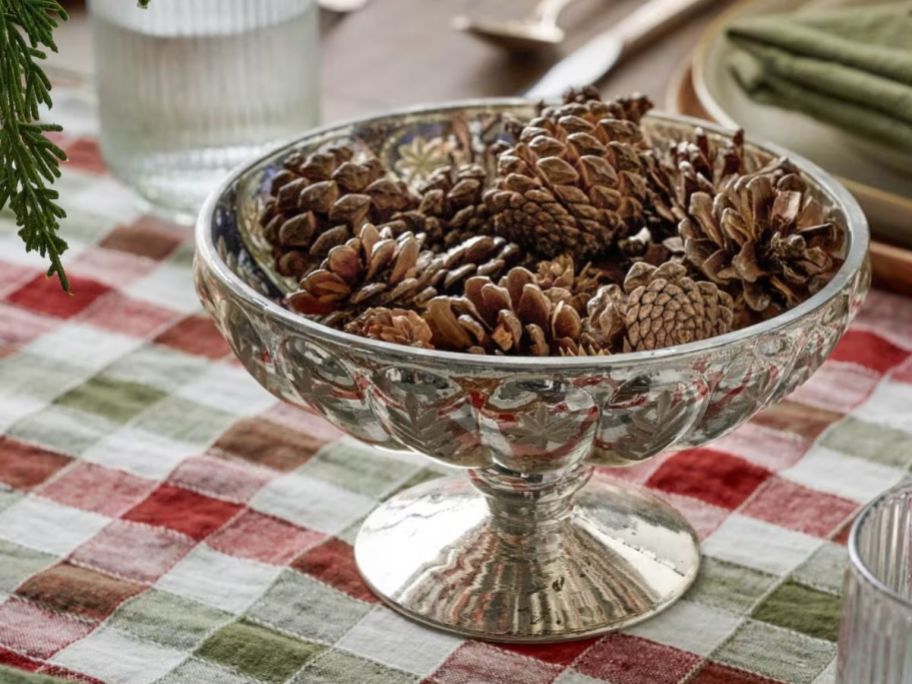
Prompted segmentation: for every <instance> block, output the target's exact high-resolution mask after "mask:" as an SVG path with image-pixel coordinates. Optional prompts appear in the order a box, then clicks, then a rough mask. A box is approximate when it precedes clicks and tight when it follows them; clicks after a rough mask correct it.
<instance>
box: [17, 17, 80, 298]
mask: <svg viewBox="0 0 912 684" xmlns="http://www.w3.org/2000/svg"><path fill="white" fill-rule="evenodd" d="M66 18H67V14H66V12H65V11H64V9H63V7H61V6H60V3H59V2H57V0H0V210H2V209H3V208H4V207H5V206H6V205H7V203H8V204H9V206H10V209H11V210H12V212H13V214H14V215H15V217H16V225H17V226H19V236H20V237H21V238H22V241H23V242H24V243H25V249H26V251H32V250H35V251H37V252H38V253H39V254H41V256H43V257H44V256H46V257H47V258H48V260H49V261H50V267H49V268H48V271H47V274H48V276H52V275H56V276H57V277H58V278H59V279H60V284H61V286H62V287H63V289H64V290H68V289H69V282H68V281H67V277H66V273H65V272H64V270H63V264H62V263H61V261H60V257H61V255H62V254H63V252H64V251H65V250H66V248H67V243H66V242H65V241H64V240H63V238H61V237H60V236H59V235H58V234H57V231H58V229H59V228H60V219H62V218H63V217H64V216H66V213H65V212H64V211H63V209H62V208H61V207H60V205H59V204H58V203H57V199H58V194H57V191H56V190H54V189H53V188H52V187H51V185H52V184H53V183H54V180H55V179H56V178H58V177H59V176H60V162H62V161H64V160H65V159H66V154H65V153H64V152H63V150H61V149H60V148H59V147H58V146H57V145H55V144H54V143H52V142H51V141H50V140H49V139H48V138H47V136H46V135H45V134H46V133H49V132H58V131H60V130H62V129H61V128H60V126H56V125H54V124H43V123H39V122H38V108H39V106H40V105H47V106H48V107H50V106H51V105H52V102H51V82H50V80H49V79H48V77H47V75H46V74H45V73H44V70H43V69H42V68H41V61H42V60H43V59H44V58H45V52H44V49H48V50H53V51H54V52H56V51H57V45H56V44H55V43H54V29H55V28H57V24H58V23H59V22H60V21H65V20H66Z"/></svg>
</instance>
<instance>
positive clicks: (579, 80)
mask: <svg viewBox="0 0 912 684" xmlns="http://www.w3.org/2000/svg"><path fill="white" fill-rule="evenodd" d="M714 2H715V0H648V2H645V3H643V4H642V5H640V6H639V7H638V8H637V9H635V10H634V11H633V12H632V13H631V14H629V15H628V16H626V17H625V18H623V19H621V20H620V21H619V22H618V23H617V24H615V25H614V26H613V27H612V28H610V29H608V30H607V31H605V32H604V33H602V34H600V35H598V36H596V37H595V38H592V39H591V40H590V41H589V42H588V43H585V44H584V45H583V46H582V47H579V48H577V49H576V50H574V51H573V52H572V53H570V54H569V55H567V56H566V57H564V58H563V59H562V60H560V61H559V62H558V63H557V64H555V65H554V66H552V67H551V68H550V69H549V70H548V71H547V72H546V73H545V75H544V76H542V78H541V79H539V81H538V82H537V83H535V84H534V85H533V86H532V87H531V88H529V89H528V90H527V91H526V92H525V93H524V95H525V96H526V97H530V98H538V99H551V98H555V97H559V96H560V95H561V94H562V93H563V92H564V91H566V90H567V88H571V87H582V86H587V85H592V84H594V83H596V82H597V81H599V80H600V79H601V78H603V77H604V76H605V75H606V74H607V73H608V72H609V71H611V69H612V68H613V67H614V65H615V64H617V63H618V62H619V61H620V60H621V58H623V57H626V56H627V55H629V54H631V53H633V52H635V51H636V50H637V49H639V48H641V47H643V46H644V45H645V44H646V43H648V42H649V41H651V40H653V39H655V38H658V37H659V36H660V35H661V34H663V33H665V32H666V31H669V30H671V29H672V28H674V27H675V26H677V25H679V24H680V23H681V22H683V21H684V20H685V19H687V18H688V17H689V16H690V15H692V14H695V13H696V12H697V11H698V10H700V9H703V8H704V7H706V6H708V5H711V4H713V3H714Z"/></svg>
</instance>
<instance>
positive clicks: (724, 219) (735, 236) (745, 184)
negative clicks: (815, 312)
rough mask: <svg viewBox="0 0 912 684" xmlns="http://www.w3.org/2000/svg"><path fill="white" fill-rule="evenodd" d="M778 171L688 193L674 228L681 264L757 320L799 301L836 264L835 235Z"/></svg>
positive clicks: (796, 182) (814, 204)
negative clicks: (682, 257)
mask: <svg viewBox="0 0 912 684" xmlns="http://www.w3.org/2000/svg"><path fill="white" fill-rule="evenodd" d="M785 168H786V167H784V166H783V165H780V166H779V167H777V169H776V170H775V171H774V172H770V173H761V174H754V175H749V176H744V177H742V178H739V179H737V180H736V181H734V182H733V183H732V184H730V186H729V187H727V188H726V189H724V190H723V191H721V192H719V193H717V194H716V195H715V196H714V197H713V196H711V195H710V194H708V193H705V192H697V193H694V195H693V196H692V197H691V200H690V207H689V214H690V216H689V217H688V218H686V219H685V220H684V221H683V222H682V223H681V227H680V232H681V237H683V238H684V249H685V254H686V257H687V259H688V261H689V262H690V263H691V264H693V265H694V266H695V267H696V268H698V269H699V270H700V271H701V272H702V273H703V274H705V275H706V277H707V278H709V279H710V280H711V281H713V282H714V283H717V284H718V285H720V286H722V287H725V288H726V289H728V291H729V292H730V293H731V294H732V295H733V296H734V297H735V298H736V301H737V302H738V303H739V305H740V304H741V302H742V301H743V303H744V304H746V306H747V307H748V308H749V309H750V310H752V311H755V312H758V313H764V312H767V311H768V310H769V311H771V312H775V311H777V310H778V309H779V308H781V307H782V306H785V307H787V308H788V307H793V306H795V305H796V304H798V303H799V302H802V301H804V300H805V299H807V298H808V297H809V296H811V295H812V294H814V293H815V292H817V291H818V290H819V289H820V288H821V287H823V285H824V284H825V283H826V282H827V281H828V280H829V279H830V278H831V277H832V275H833V273H834V272H835V271H836V269H838V267H839V266H840V265H841V263H842V259H841V258H840V256H839V253H840V249H841V247H842V233H841V231H840V230H839V229H838V228H837V227H836V225H835V224H834V223H833V221H832V220H831V219H830V217H829V216H827V214H826V212H825V211H824V209H823V207H822V206H821V204H820V202H818V201H817V200H816V199H815V198H814V197H813V196H812V194H811V192H810V190H809V189H808V187H807V184H806V183H805V181H804V180H803V179H802V178H801V176H799V175H798V174H797V173H787V174H786V175H782V173H783V169H785ZM771 307H772V308H771Z"/></svg>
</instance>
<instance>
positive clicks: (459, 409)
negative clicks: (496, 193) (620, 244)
mask: <svg viewBox="0 0 912 684" xmlns="http://www.w3.org/2000/svg"><path fill="white" fill-rule="evenodd" d="M533 111H534V109H533V108H532V107H531V106H530V105H529V104H528V103H524V102H521V101H496V100H495V101H484V100H483V101H479V102H471V103H462V104H455V105H451V106H442V107H434V108H424V109H415V110H410V111H406V112H400V113H394V114H389V115H385V116H380V117H375V118H372V119H366V120H363V121H357V122H353V123H348V124H341V125H337V126H331V127H327V128H323V129H320V130H318V131H315V132H313V133H311V134H309V135H308V136H306V137H305V138H302V139H301V140H299V141H297V142H295V143H292V144H291V145H290V146H288V147H285V148H283V149H279V150H276V151H274V152H273V153H271V154H269V155H267V156H265V157H264V158H262V159H260V160H258V161H256V162H253V163H251V165H249V166H248V167H247V168H245V169H241V170H238V171H237V172H235V174H233V175H232V177H231V178H229V179H228V180H227V181H226V182H225V184H224V185H223V186H222V188H221V189H220V190H219V191H218V192H217V193H216V194H215V195H213V196H212V197H210V199H209V200H208V201H207V203H206V205H205V207H204V208H203V211H202V212H201V214H200V218H199V221H198V223H197V233H196V247H197V253H196V266H195V276H196V284H197V290H198V292H199V295H200V299H201V300H202V302H203V304H204V305H205V307H206V309H207V310H208V311H209V313H210V314H211V315H212V316H213V319H214V320H215V322H216V324H217V325H218V327H219V329H220V330H221V332H222V333H223V334H224V335H225V337H226V338H227V340H228V341H229V344H230V345H231V348H232V350H233V351H234V353H235V354H236V355H237V357H238V359H239V360H240V361H241V363H243V364H244V367H245V368H246V369H247V370H248V371H249V372H250V373H251V374H252V375H253V376H254V377H255V378H256V379H257V381H259V382H260V383H261V384H262V385H263V386H264V387H266V388H267V389H268V390H269V391H271V392H272V393H273V394H275V395H276V396H277V397H280V398H282V399H284V400H285V401H288V402H290V403H292V404H297V405H299V406H304V407H309V408H311V409H313V410H316V411H318V412H319V413H320V414H321V415H323V416H324V417H325V418H326V419H327V420H329V421H330V422H332V423H333V424H335V425H337V426H338V427H340V428H341V429H342V430H344V431H346V432H348V433H349V434H351V435H353V436H354V437H357V438H358V439H361V440H363V441H365V442H370V443H373V444H376V445H378V446H381V447H384V448H389V449H409V450H413V451H416V452H419V453H421V454H424V455H425V456H427V457H428V458H432V459H435V460H437V461H439V462H442V463H445V464H448V465H451V466H457V467H460V468H464V469H466V470H467V471H468V473H467V475H468V476H467V477H466V476H459V477H449V478H440V479H437V480H433V481H431V482H427V483H425V484H422V485H418V486H416V487H413V488H411V489H408V490H406V491H403V492H400V493H398V494H396V495H395V496H393V497H391V498H390V499H388V500H387V501H385V502H384V503H383V504H382V505H381V506H380V507H379V508H377V509H376V510H375V511H374V512H373V513H371V515H370V516H368V518H367V519H366V520H365V522H364V524H363V525H362V527H361V530H360V532H359V534H358V537H357V539H356V541H355V559H356V561H357V564H358V568H359V569H360V571H361V574H362V575H363V577H364V578H365V580H366V581H367V583H368V584H369V585H370V586H371V587H372V588H373V589H374V590H375V591H376V592H377V594H378V595H379V596H380V597H381V598H382V599H383V600H385V601H386V602H387V603H388V604H389V605H390V606H392V607H393V608H395V609H396V610H399V611H401V612H402V613H404V614H405V615H407V616H409V617H411V618H413V619H415V620H418V621H421V622H423V623H426V624H429V625H433V626H435V627H437V628H441V629H446V630H450V631H453V632H456V633H459V634H462V635H467V636H472V637H476V638H483V639H492V640H498V641H515V642H540V641H560V640H566V639H578V638H581V637H584V636H591V635H593V634H599V633H602V632H605V631H608V630H612V629H619V628H621V627H624V626H627V625H631V624H633V623H635V622H638V621H640V620H643V619H645V618H648V617H649V616H651V615H655V614H656V613H657V612H659V611H660V610H662V609H664V608H665V607H667V606H669V605H670V604H671V603H672V602H674V601H675V600H676V599H677V598H679V597H680V596H681V595H682V594H683V593H684V592H685V591H686V590H687V588H688V587H689V586H690V584H691V583H692V582H693V580H694V578H695V577H696V574H697V570H698V567H699V562H700V555H699V547H698V540H697V536H696V534H695V533H694V531H693V529H692V528H691V527H690V525H688V523H687V521H686V520H684V518H683V517H682V516H681V515H680V514H679V513H678V512H677V511H675V510H674V508H672V507H671V506H669V505H668V504H667V503H666V502H664V501H662V500H661V499H660V498H658V497H657V496H656V495H655V494H654V493H652V492H649V491H647V490H646V489H643V488H640V487H635V486H632V485H630V484H628V483H622V482H617V481H615V480H613V479H612V478H610V477H608V476H607V474H606V472H605V471H606V469H607V468H616V467H623V466H626V465H634V464H637V463H642V462H643V461H646V460H648V459H650V458H652V457H653V456H656V455H657V454H659V453H660V452H662V451H663V450H666V449H671V448H680V447H684V446H696V445H699V444H703V443H705V442H708V441H710V440H712V439H715V438H717V437H719V436H720V435H722V434H725V433H726V432H728V431H729V430H732V429H734V428H735V427H737V426H738V425H740V424H741V423H743V422H744V421H745V420H747V419H748V418H750V416H751V415H753V414H754V413H755V412H756V411H758V410H760V409H761V408H763V407H764V406H768V405H769V404H771V403H773V402H775V401H778V400H779V399H781V398H782V397H784V396H785V395H787V394H788V393H789V392H791V391H792V390H793V389H795V388H796V387H797V386H798V385H799V384H801V383H802V382H804V381H805V380H807V378H808V377H810V375H811V373H813V372H814V371H815V370H816V369H817V368H818V367H819V366H820V364H821V363H823V361H824V360H825V359H826V358H827V356H828V355H829V354H830V352H831V351H832V350H833V347H834V346H835V345H836V343H837V342H838V340H839V338H840V337H841V336H842V334H843V333H844V332H845V330H846V328H847V327H848V325H849V323H850V321H851V320H852V318H853V316H854V315H855V313H856V312H857V311H858V309H859V307H860V306H861V302H862V300H863V298H864V295H865V293H866V291H867V288H868V284H869V280H870V270H869V268H868V263H867V259H866V256H867V247H868V229H867V223H866V222H865V219H864V216H863V215H862V213H861V210H860V209H859V208H858V205H857V204H856V203H855V201H854V200H853V199H852V198H851V196H850V195H849V194H848V193H847V192H846V190H845V189H844V188H842V187H841V186H839V185H838V184H837V183H835V182H834V181H833V180H832V179H831V178H829V177H828V176H827V175H826V174H825V173H824V172H823V171H821V170H820V169H818V168H817V167H815V166H813V165H812V164H810V163H808V162H806V161H804V160H801V159H798V158H793V159H792V160H793V162H795V163H796V165H797V166H798V168H799V169H800V170H801V172H802V173H803V174H805V176H806V177H807V178H808V181H809V183H810V186H811V188H813V192H814V193H815V195H816V196H817V197H818V199H819V200H820V201H821V202H822V203H823V204H824V206H826V207H827V208H829V209H831V210H832V212H833V219H834V221H836V223H837V224H838V226H839V227H840V229H841V230H843V232H844V234H845V255H844V256H845V261H844V263H843V265H842V267H841V268H840V270H839V272H838V273H837V274H836V275H835V277H834V278H833V280H832V281H831V282H830V283H829V284H827V285H826V287H824V288H823V289H822V290H821V291H820V292H818V293H817V294H815V295H814V296H813V297H812V298H811V299H809V300H808V301H806V302H803V303H802V304H800V305H799V306H797V307H795V308H793V309H791V310H789V311H786V312H784V313H782V314H780V315H779V316H776V317H775V318H773V319H770V320H768V321H765V322H763V323H760V324H758V325H754V326H750V327H748V328H743V329H741V330H736V331H733V332H731V333H728V334H726V335H722V336H719V337H715V338H712V339H708V340H703V341H700V342H694V343H690V344H685V345H681V346H679V347H674V348H665V349H657V350H654V351H645V352H635V353H629V354H616V355H612V356H600V357H590V358H566V357H564V358H561V357H517V356H494V355H491V356H477V355H474V354H458V353H454V352H446V351H438V350H428V349H417V348H414V347H405V346H399V345H394V344H390V343H387V342H382V341H379V340H372V339H366V338H363V337H355V336H354V335H350V334H348V333H346V332H343V331H340V330H336V329H332V328H329V327H327V326H324V325H321V324H320V323H318V322H317V321H314V320H311V319H308V318H306V317H304V316H301V315H299V314H296V313H294V312H292V311H289V310H288V309H286V308H283V307H282V306H281V303H280V302H281V300H282V296H283V293H286V292H288V291H289V289H290V288H292V287H294V285H295V284H294V283H293V282H289V281H288V280H287V279H283V278H282V277H281V276H280V275H279V274H277V273H276V272H275V271H274V269H273V267H272V260H271V259H270V253H269V244H268V241H267V240H265V238H264V236H263V233H262V227H261V226H260V225H259V222H258V220H257V216H258V215H259V212H260V211H261V210H262V206H263V202H264V201H265V199H266V197H267V196H268V191H269V187H270V185H271V182H272V178H273V177H274V175H275V173H276V172H277V170H278V169H281V168H282V164H283V161H284V160H285V159H286V158H287V157H288V156H289V155H291V154H296V153H308V152H311V151H314V150H318V149H321V148H323V147H325V146H329V145H334V144H342V143H345V144H350V145H352V146H353V147H354V148H355V150H356V151H357V153H359V154H361V153H365V154H367V153H369V154H371V155H374V156H376V157H378V158H379V159H380V160H381V162H382V163H383V164H384V166H385V167H386V168H389V169H395V173H396V174H397V175H398V176H399V177H400V178H401V179H402V180H403V181H404V182H408V183H420V182H422V181H423V180H424V176H425V175H427V174H430V173H433V171H434V170H435V167H436V166H437V165H445V164H448V163H450V159H451V158H453V157H455V158H457V159H460V158H466V157H468V156H470V155H471V154H473V153H474V152H475V151H479V150H480V151H482V152H481V153H482V154H483V151H484V150H485V149H488V146H489V145H490V144H491V143H492V141H493V140H511V135H512V133H511V131H512V130H513V129H512V128H511V127H510V126H509V123H508V122H509V120H510V118H511V116H512V115H518V116H521V117H528V116H530V115H531V114H532V112H533ZM507 114H509V115H511V116H509V117H508V116H505V115H507ZM643 125H644V129H645V133H646V135H648V136H649V137H650V138H652V139H654V140H682V139H687V138H690V137H691V136H693V134H694V128H695V126H696V125H697V123H696V122H694V121H691V120H686V119H681V118H678V117H671V116H665V115H651V116H649V117H647V118H646V119H644V124H643ZM704 127H705V128H707V130H708V131H709V135H710V137H711V139H712V141H713V144H723V143H724V142H725V140H727V139H728V138H730V134H729V133H726V132H725V131H722V130H719V129H716V128H712V127H711V126H708V125H705V124H704ZM429 141H434V142H433V143H432V142H429ZM429 151H430V152H429ZM746 154H747V155H748V156H749V158H750V163H751V164H761V163H764V162H765V161H768V160H769V159H770V158H771V157H773V156H778V155H779V154H782V152H781V151H780V150H776V149H774V148H765V147H762V146H759V145H754V144H748V145H747V147H746Z"/></svg>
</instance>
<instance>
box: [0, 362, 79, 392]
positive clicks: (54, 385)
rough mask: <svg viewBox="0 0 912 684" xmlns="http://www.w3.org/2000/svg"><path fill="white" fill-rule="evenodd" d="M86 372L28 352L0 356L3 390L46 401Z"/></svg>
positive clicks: (76, 382)
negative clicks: (2, 357) (4, 356)
mask: <svg viewBox="0 0 912 684" xmlns="http://www.w3.org/2000/svg"><path fill="white" fill-rule="evenodd" d="M90 374H91V371H87V370H85V369H84V368H80V367H78V366H74V365H72V364H69V363H66V362H64V361H58V360H56V359H49V358H46V357H44V356H38V355H36V354H29V353H28V352H20V353H18V354H13V355H12V356H7V357H6V358H4V359H0V378H3V391H4V393H5V394H9V395H11V396H15V395H26V396H30V397H34V398H36V399H42V400H44V401H48V402H50V401H52V400H53V399H55V398H57V397H58V396H60V393H61V392H65V391H66V390H67V389H68V388H70V387H75V386H76V385H79V384H80V383H82V382H85V379H86V378H87V377H88V376H89V375H90Z"/></svg>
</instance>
